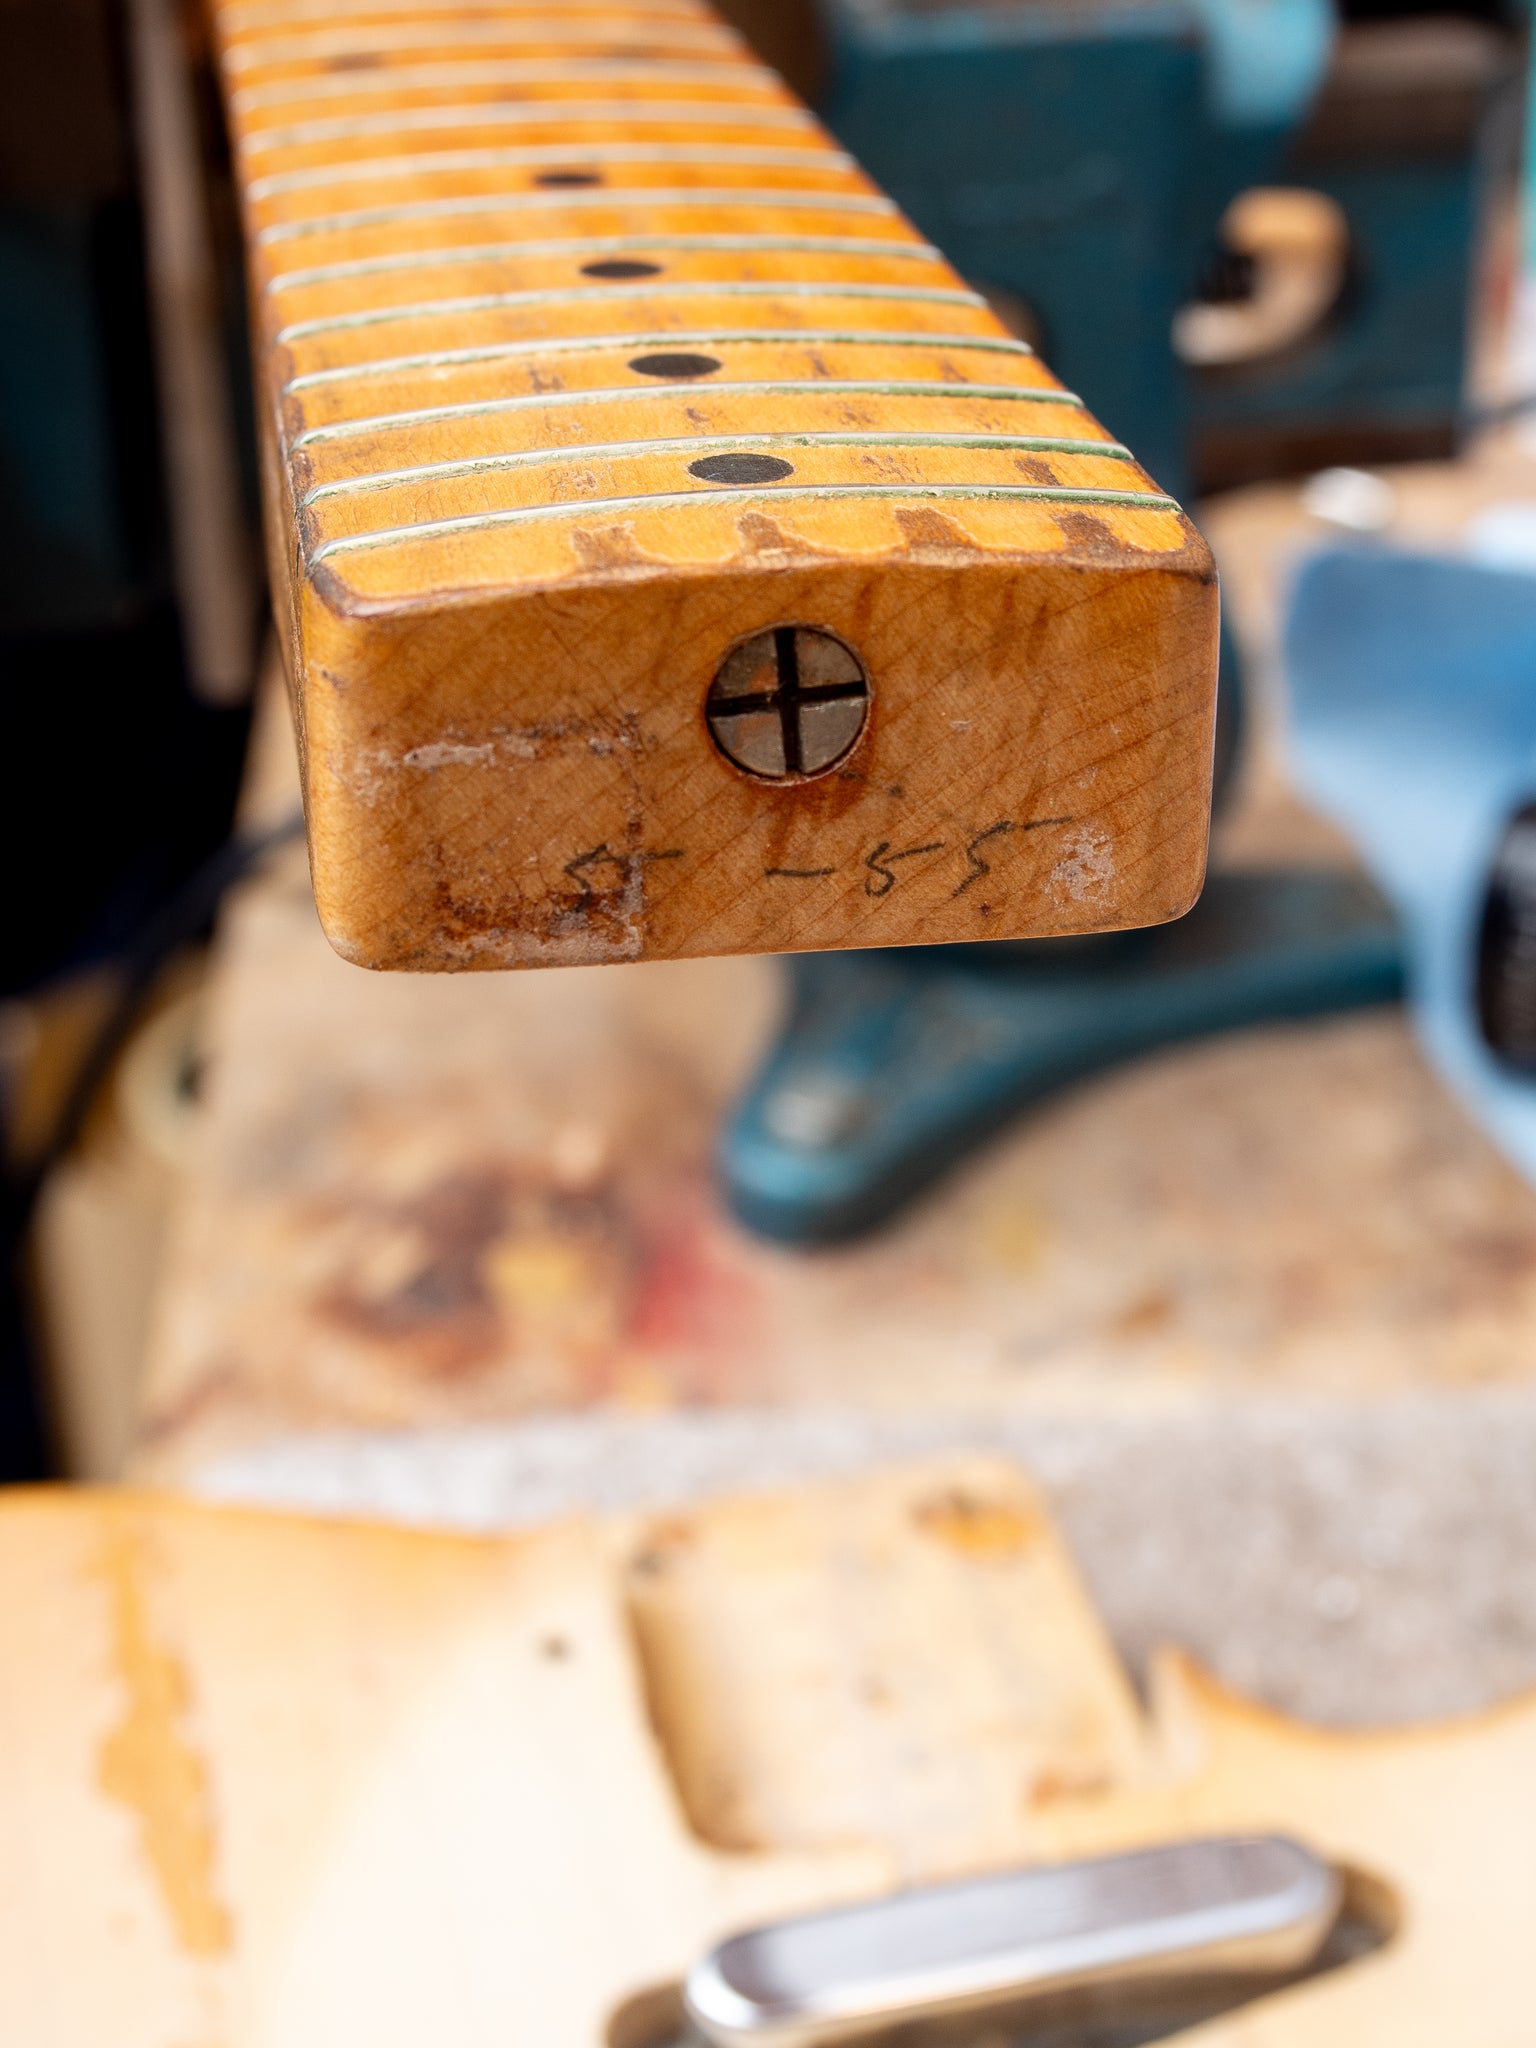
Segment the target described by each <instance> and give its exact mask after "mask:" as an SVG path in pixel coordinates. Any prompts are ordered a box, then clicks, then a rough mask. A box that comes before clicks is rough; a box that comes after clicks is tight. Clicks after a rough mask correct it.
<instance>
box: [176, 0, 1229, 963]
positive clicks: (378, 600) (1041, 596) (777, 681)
mask: <svg viewBox="0 0 1536 2048" xmlns="http://www.w3.org/2000/svg"><path fill="white" fill-rule="evenodd" d="M215 18H216V26H217V36H218V43H219V50H220V62H221V70H222V76H223V82H224V87H225V93H226V98H227V104H228V110H229V117H230V123H231V128H232V133H233V139H234V145H235V150H236V157H237V166H238V173H239V180H240V187H241V192H242V200H243V206H244V211H245V219H246V227H247V243H248V250H249V260H250V268H251V284H252V303H253V318H254V322H255V330H256V354H257V364H258V368H257V377H258V410H259V413H260V417H261V425H262V432H263V435H264V437H265V443H266V447H265V457H266V464H265V466H266V510H267V526H268V539H269V552H270V557H271V568H272V576H273V582H274V586H275V597H276V601H277V605H278V610H279V617H280V619H281V620H282V622H283V625H284V629H285V636H286V642H287V650H288V661H289V672H290V679H291V683H292V691H293V701H294V707H295V715H296V720H297V724H298V730H299V735H300V744H301V754H302V758H303V769H304V786H305V801H306V807H307V813H308V821H309V834H310V851H311V865H312V870H313V875H314V882H315V892H316V898H317V901H318V904H319V908H320V913H321V917H322V920H323V922H324V924H325V927H326V930H327V932H328V934H329V936H330V938H331V940H332V943H333V944H334V945H335V946H336V947H337V949H338V950H339V951H340V952H341V953H343V954H344V955H345V956H346V957H347V958H349V959H352V960H355V961H358V962H360V963H363V964H366V965H370V966H376V967H405V968H464V967H513V966H535V965H545V964H567V963H584V962H596V961H605V960H634V959H640V958H647V957H667V956H679V955H688V954H709V953H728V952H746V951H781V950H802V949H807V948H817V947H827V946H850V945H892V944H911V943H915V942H934V941H946V940H952V939H971V938H1010V937H1018V936H1028V935H1035V934H1054V933H1063V932H1075V931H1087V930H1101V929H1107V928H1110V927H1118V926H1126V925H1134V924H1147V923H1153V922H1158V921H1160V920H1163V919H1166V918H1168V917H1171V916H1176V915H1178V914H1179V913H1181V912H1182V911H1183V910H1185V909H1186V908H1187V907H1188V906H1189V904H1190V903H1191V902H1192V901H1193V899H1194V897H1195V895H1196V893H1197V892H1198V889H1199V886H1200V881H1201V878H1202V874H1203V864H1204V851H1205V838H1206V826H1207V819H1208V809H1209V794H1210V764H1211V737H1212V727H1213V716H1214V696H1215V667H1216V592H1215V585H1214V578H1213V574H1212V570H1211V564H1210V559H1209V555H1208V553H1207V551H1206V549H1205V547H1204V545H1203V543H1202V542H1201V541H1200V539H1199V537H1198V536H1197V535H1196V534H1195V532H1194V530H1193V528H1192V527H1191V526H1190V525H1189V523H1188V521H1187V520H1186V519H1185V518H1184V516H1183V514H1182V513H1181V512H1180V511H1179V509H1178V507H1177V506H1176V505H1175V504H1174V503H1173V501H1172V500H1171V499H1169V498H1168V497H1166V496H1164V495H1163V494H1162V493H1161V492H1160V491H1159V490H1158V488H1157V487H1156V485H1155V484H1154V483H1153V482H1152V481H1151V480H1150V479H1149V478H1148V477H1147V476H1146V475H1145V473H1144V472H1143V471H1142V470H1141V469H1139V468H1138V467H1137V465H1136V463H1135V461H1134V460H1133V458H1132V456H1131V454H1130V453H1129V451H1128V450H1126V449H1125V448H1123V447H1121V446H1119V445H1118V444H1117V443H1116V442H1115V441H1114V440H1112V439H1111V438H1110V436H1109V435H1108V434H1107V433H1106V431H1105V430H1104V429H1103V428H1102V427H1101V426H1100V425H1099V424H1098V423H1097V421H1095V420H1094V419H1093V418H1092V417H1091V416H1090V414H1089V413H1088V412H1087V411H1086V409H1085V408H1084V406H1083V404H1082V402H1081V400H1080V399H1079V398H1077V397H1075V396H1074V395H1073V394H1071V393H1070V392H1067V391H1065V390H1063V389H1062V388H1061V386H1060V385H1059V384H1058V383H1057V382H1056V381H1055V379H1054V378H1053V377H1052V376H1051V375H1050V373H1049V371H1048V370H1046V368H1045V367H1044V365H1043V364H1042V363H1041V362H1040V360H1039V359H1038V357H1037V356H1035V355H1034V354H1033V353H1032V352H1031V351H1030V349H1029V348H1028V347H1027V346H1026V345H1025V344H1024V343H1023V342H1021V341H1019V340H1018V339H1016V338H1015V337H1014V336H1013V335H1011V334H1010V333H1008V332H1007V331H1006V330H1005V329H1004V328H1003V326H1002V325H1001V324H1000V323H999V321H998V320H997V319H996V318H995V317H994V316H993V314H992V312H991V311H990V310H989V308H988V306H987V305H986V303H985V301H984V300H983V299H982V298H981V297H980V296H979V295H978V294H977V293H976V292H974V291H972V290H970V289H969V288H968V287H967V286H966V284H965V283H964V281H963V280H962V279H961V278H960V277H958V276H957V275H956V274H955V272H954V271H953V270H952V269H950V267H949V266H948V265H947V264H946V263H945V261H944V259H943V258H942V256H941V255H940V254H939V252H938V251H937V250H936V249H934V248H932V247H931V246H929V245H928V244H927V243H926V242H925V241H924V240H923V239H922V238H921V237H920V236H919V235H918V234H917V233H916V231H915V230H914V229H913V228H912V227H911V225H910V224H909V223H908V222H907V221H905V220H904V219H903V218H902V216H901V214H900V213H899V212H898V211H897V210H896V208H895V206H894V205H893V203H892V202H891V201H890V200H889V199H887V198H886V197H885V196H884V195H883V194H882V193H881V192H880V191H879V190H878V189H877V188H876V187H875V186H874V185H873V184H872V183H871V181H870V180H869V179H868V178H867V177H866V176H865V175H864V174H863V172H862V171H861V170H860V169H859V167H858V165H857V164H856V163H854V162H853V161H852V160H851V159H850V158H849V157H848V156H846V155H845V154H844V153H843V152H842V151H840V150H839V149H838V148H837V147H836V145H835V144H834V143H833V142H832V141H831V140H830V139H829V138H828V137H827V135H826V134H825V133H824V132H823V131H822V130H821V128H820V127H819V126H818V125H817V123H816V122H815V120H814V119H813V118H812V116H811V115H810V114H809V113H808V112H807V111H806V110H805V108H804V107H803V106H801V105H800V103H799V102H798V101H797V100H796V99H795V98H794V96H793V95H792V94H791V93H790V92H789V91H788V90H787V89H786V87H785V86H784V85H783V84H782V83H781V82H780V81H779V79H778V78H777V77H776V76H775V75H774V74H773V73H772V72H770V71H769V70H767V69H765V68H764V66H763V65H762V64H760V63H759V62H757V61H756V60H755V58H754V57H753V56H752V54H751V53H750V52H749V51H748V50H747V48H746V47H745V46H744V45H743V44H742V42H741V41H740V39H739V38H738V37H737V36H736V35H735V34H734V33H733V32H732V31H731V30H730V29H728V28H727V27H725V26H724V25H723V24H722V23H721V22H720V21H719V20H718V18H717V17H716V16H714V15H713V14H712V13H711V12H710V11H709V10H708V9H707V8H705V7H703V6H698V5H692V4H689V0H657V4H655V5H653V6H647V7H641V6H635V5H629V6H624V5H620V4H613V5H608V4H602V0H542V4H539V0H525V4H519V0H458V4H454V5H442V4H437V0H222V4H219V5H217V6H216V8H215Z"/></svg>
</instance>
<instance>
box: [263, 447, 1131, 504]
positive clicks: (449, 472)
mask: <svg viewBox="0 0 1536 2048" xmlns="http://www.w3.org/2000/svg"><path fill="white" fill-rule="evenodd" d="M722 447H728V448H980V449H997V450H1003V451H1006V450H1010V449H1013V450H1018V451H1021V452H1027V453H1030V454H1038V455H1103V456H1106V457H1107V458H1108V459H1109V460H1110V461H1111V462H1133V461H1134V460H1135V457H1134V456H1133V455H1132V454H1131V451H1130V449H1129V448H1126V447H1124V446H1123V445H1122V444H1121V443H1120V442H1119V441H1085V440H1070V439H1065V438H1063V437H1061V436H1057V435H1050V434H889V433H887V434H877V433H827V434H726V433H721V434H693V435H688V436H682V437H663V438H660V439H655V440H650V441H597V442H593V443H591V444H590V445H588V446H586V447H580V448H575V447H558V448H519V449H514V450H512V451H510V452H509V453H506V454H501V455H468V456H465V457H464V458H463V459H462V460H460V461H457V462H423V463H416V464H414V465H412V466H411V467H410V468H408V469H378V470H370V471H368V472H367V473H365V474H364V475H362V476H349V477H337V478H336V479H334V480H333V481H332V482H330V483H323V484H314V485H312V486H311V488H310V489H309V490H307V491H305V492H304V493H303V495H302V496H301V497H300V499H299V503H300V504H301V505H314V504H318V503H319V502H320V501H321V500H322V499H326V498H337V497H346V496H348V495H350V494H351V493H353V492H357V491H371V490H383V489H386V488H389V487H392V486H394V485H396V484H406V483H418V482H422V481H426V480H430V479H434V478H441V479H444V480H447V479H449V478H452V477H459V476H481V475H489V474H492V473H494V472H495V471H497V470H502V469H520V468H536V467H537V466H538V464H539V463H541V462H591V461H601V460H612V459H613V458H615V457H619V456H627V455H680V454H687V453H689V452H690V451H691V450H694V449H700V448H722Z"/></svg>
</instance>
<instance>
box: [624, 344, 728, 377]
mask: <svg viewBox="0 0 1536 2048" xmlns="http://www.w3.org/2000/svg"><path fill="white" fill-rule="evenodd" d="M629 367H630V368H631V369H632V370H638V371H639V372H640V375H641V376H642V377H708V376H711V375H712V374H713V373H714V372H715V371H716V370H718V369H719V368H720V358H719V357H718V356H696V355H689V354H686V353H685V352H684V351H682V350H678V351H677V352H676V353H675V354H674V353H673V352H672V351H671V350H663V351H662V352H661V353H660V354H659V355H654V356H631V357H630V359H629Z"/></svg>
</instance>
